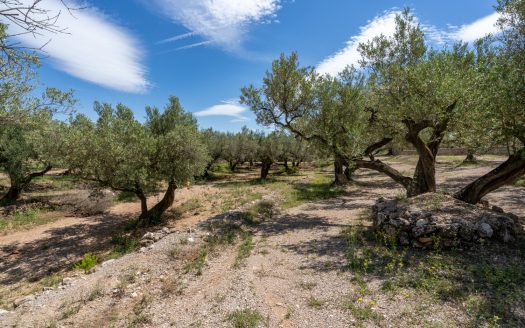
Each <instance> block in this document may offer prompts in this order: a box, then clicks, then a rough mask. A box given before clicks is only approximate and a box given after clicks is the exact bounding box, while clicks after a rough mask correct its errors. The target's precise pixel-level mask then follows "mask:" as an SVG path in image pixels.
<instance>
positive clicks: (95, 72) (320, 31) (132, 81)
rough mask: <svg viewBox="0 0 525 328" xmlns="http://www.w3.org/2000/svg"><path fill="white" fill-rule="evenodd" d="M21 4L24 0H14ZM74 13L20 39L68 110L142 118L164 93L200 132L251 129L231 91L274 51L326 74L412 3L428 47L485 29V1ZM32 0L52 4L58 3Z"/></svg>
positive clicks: (108, 8) (201, 3)
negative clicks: (100, 106) (56, 27)
mask: <svg viewBox="0 0 525 328" xmlns="http://www.w3.org/2000/svg"><path fill="white" fill-rule="evenodd" d="M24 1H29V0H24ZM68 3H70V4H71V5H73V6H74V5H77V6H78V5H80V4H82V5H88V8H87V9H84V10H82V11H79V12H75V14H74V17H72V16H71V15H68V14H67V13H62V14H61V16H60V19H59V21H58V24H60V25H61V26H64V27H66V28H67V29H68V33H67V34H64V35H41V36H39V37H36V38H35V37H32V36H28V35H25V36H21V37H19V41H21V42H22V43H24V44H26V45H29V46H37V45H41V44H42V43H45V42H46V41H47V40H49V39H51V42H50V43H49V44H48V45H47V46H46V48H44V49H45V51H46V52H47V53H46V56H47V58H46V59H44V61H43V68H42V69H41V70H40V79H41V81H42V82H43V83H44V84H45V85H48V86H53V87H58V88H61V89H69V88H72V89H74V90H75V91H76V92H75V94H76V97H77V98H78V99H79V105H78V111H79V112H83V113H86V114H87V115H89V116H90V117H93V118H94V117H95V116H94V112H93V110H92V104H93V102H94V101H95V100H99V101H103V102H110V103H114V104H115V103H118V102H122V103H124V104H126V105H127V106H129V107H131V108H133V110H134V112H135V113H136V117H137V118H139V119H142V118H143V117H144V107H145V106H146V105H153V106H158V107H162V106H163V105H164V104H165V103H166V102H167V98H168V97H169V96H170V95H176V96H178V97H179V98H180V100H181V103H182V105H183V106H184V108H185V109H186V110H188V111H191V112H194V113H196V115H197V117H198V120H199V124H200V126H201V127H202V128H206V127H213V128H215V129H219V130H229V131H237V130H239V129H240V128H241V127H242V126H243V125H247V126H249V127H251V128H256V127H257V125H256V123H255V121H254V117H253V115H252V114H251V113H250V111H249V110H247V109H246V108H243V107H241V106H240V105H238V104H237V103H236V101H237V99H238V97H239V94H240V92H239V90H240V88H241V87H242V86H245V85H248V84H251V83H253V84H256V85H257V84H259V83H260V81H261V80H262V77H263V74H264V72H265V71H266V70H267V69H268V68H269V67H270V64H271V61H272V60H273V59H274V58H276V57H277V56H278V55H279V54H280V53H281V52H285V53H290V52H291V51H297V52H298V53H299V58H300V61H301V64H303V65H311V66H316V67H317V68H318V69H319V70H320V71H321V72H323V73H329V74H336V73H337V72H338V71H340V70H341V69H342V68H344V66H345V65H347V64H350V63H354V62H355V61H356V60H357V54H356V51H355V49H356V46H357V44H358V43H359V42H360V41H364V40H366V39H367V38H369V37H371V36H373V35H376V34H379V33H386V34H388V33H391V31H392V26H393V16H394V13H395V11H396V10H400V9H402V8H404V7H406V6H408V7H410V8H412V9H413V11H414V14H415V15H416V17H417V19H418V20H419V22H420V23H421V24H422V25H423V26H424V28H425V30H426V31H427V32H428V37H429V39H431V40H432V42H434V43H435V44H436V45H439V44H446V43H448V44H450V43H452V42H454V41H457V40H464V41H467V42H468V41H472V40H473V39H475V38H477V37H481V36H483V35H484V34H485V33H487V32H491V31H494V27H493V24H494V21H495V19H497V15H496V14H495V13H494V9H493V6H494V4H495V0H494V1H488V0H454V1H449V0H445V1H427V0H419V1H416V0H413V1H394V0H378V1H349V0H324V1H314V0H295V1H293V0H191V1H190V0H127V1H110V0H86V1H83V2H80V0H79V1H77V2H74V1H68ZM42 6H48V7H49V8H51V9H53V10H60V9H61V8H60V3H59V1H58V0H43V2H42Z"/></svg>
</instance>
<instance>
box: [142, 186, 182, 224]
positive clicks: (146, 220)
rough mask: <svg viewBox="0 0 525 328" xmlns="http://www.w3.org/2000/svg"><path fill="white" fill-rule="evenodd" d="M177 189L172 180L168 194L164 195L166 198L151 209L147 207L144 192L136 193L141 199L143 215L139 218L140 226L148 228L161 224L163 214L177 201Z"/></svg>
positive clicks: (167, 190)
mask: <svg viewBox="0 0 525 328" xmlns="http://www.w3.org/2000/svg"><path fill="white" fill-rule="evenodd" d="M176 189H177V184H176V183H175V181H173V180H171V181H169V182H168V189H166V192H165V193H164V196H163V197H162V199H161V200H160V202H158V203H157V204H156V205H155V206H153V207H152V208H151V209H148V206H147V199H146V196H145V194H144V193H143V192H142V190H140V189H138V190H137V191H135V194H136V195H137V197H139V199H140V204H141V214H140V216H139V223H138V225H139V226H148V225H152V224H156V223H159V222H160V220H161V217H162V214H164V212H166V210H167V209H168V208H170V206H171V205H173V201H174V200H175V190H176Z"/></svg>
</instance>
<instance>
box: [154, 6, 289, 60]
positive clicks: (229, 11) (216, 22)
mask: <svg viewBox="0 0 525 328" xmlns="http://www.w3.org/2000/svg"><path fill="white" fill-rule="evenodd" d="M153 1H154V3H156V5H157V6H158V7H159V8H160V9H161V11H162V13H163V14H164V15H166V16H168V17H169V18H170V19H171V20H173V22H174V23H176V24H180V25H183V26H184V27H185V28H187V29H188V30H189V31H190V32H189V33H185V34H182V35H178V36H175V37H172V38H168V39H166V40H163V41H161V42H168V41H176V40H181V39H183V38H186V37H191V36H194V35H198V36H200V37H202V38H203V39H204V41H203V42H208V43H212V44H215V45H218V46H221V47H223V48H225V49H227V50H231V51H235V50H239V49H240V46H241V44H242V41H243V39H244V36H245V33H246V31H247V29H248V27H249V25H250V24H253V23H264V22H269V21H271V20H272V19H274V18H275V16H276V13H277V11H278V10H279V8H280V0H214V1H211V0H192V1H187V0H153ZM197 43H202V42H196V44H197ZM202 44H204V43H202Z"/></svg>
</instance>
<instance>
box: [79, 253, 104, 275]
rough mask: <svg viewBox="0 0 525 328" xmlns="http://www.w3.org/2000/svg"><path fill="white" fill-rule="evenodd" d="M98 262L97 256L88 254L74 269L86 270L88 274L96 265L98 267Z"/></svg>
mask: <svg viewBox="0 0 525 328" xmlns="http://www.w3.org/2000/svg"><path fill="white" fill-rule="evenodd" d="M97 262H98V258H97V256H96V255H95V254H93V253H87V254H85V255H84V258H82V260H80V261H79V262H77V263H76V264H75V265H74V267H73V268H74V269H76V270H84V272H85V273H88V272H89V271H90V270H91V269H93V268H94V267H95V265H97Z"/></svg>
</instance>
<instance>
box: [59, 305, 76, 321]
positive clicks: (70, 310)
mask: <svg viewBox="0 0 525 328" xmlns="http://www.w3.org/2000/svg"><path fill="white" fill-rule="evenodd" d="M78 311H80V305H75V306H71V307H68V308H67V309H66V310H65V311H64V312H62V316H61V317H60V319H61V320H65V319H67V318H69V317H71V316H74V315H75V314H77V313H78Z"/></svg>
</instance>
